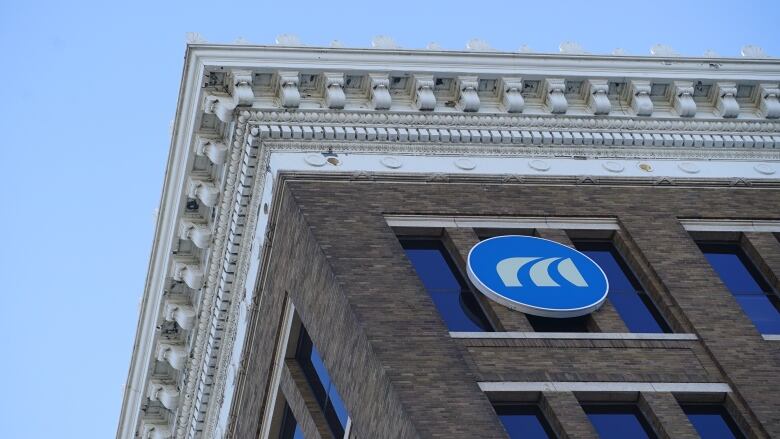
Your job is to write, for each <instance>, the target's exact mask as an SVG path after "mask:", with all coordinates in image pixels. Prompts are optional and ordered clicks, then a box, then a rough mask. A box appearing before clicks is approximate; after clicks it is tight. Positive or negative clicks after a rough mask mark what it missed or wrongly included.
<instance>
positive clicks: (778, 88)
mask: <svg viewBox="0 0 780 439" xmlns="http://www.w3.org/2000/svg"><path fill="white" fill-rule="evenodd" d="M758 93H759V95H758V99H759V103H758V105H759V108H760V109H761V113H762V114H763V115H764V117H766V118H767V119H777V118H780V101H778V98H780V85H778V84H759V86H758Z"/></svg>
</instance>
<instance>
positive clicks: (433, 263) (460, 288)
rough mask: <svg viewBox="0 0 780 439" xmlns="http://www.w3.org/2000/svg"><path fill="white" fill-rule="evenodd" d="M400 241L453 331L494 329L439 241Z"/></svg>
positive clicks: (440, 312)
mask: <svg viewBox="0 0 780 439" xmlns="http://www.w3.org/2000/svg"><path fill="white" fill-rule="evenodd" d="M401 245H402V246H403V248H404V250H405V251H406V256H407V257H408V258H409V260H410V261H411V262H412V265H413V266H414V269H415V271H417V275H418V276H420V280H422V283H423V285H425V289H426V290H428V294H430V295H431V299H433V303H434V305H436V309H438V311H439V314H441V316H442V319H443V320H444V323H446V324H447V328H448V329H449V330H450V331H492V330H493V329H492V328H491V326H490V323H488V319H487V317H485V313H484V312H482V308H481V307H480V306H479V302H477V298H476V297H474V294H473V293H472V292H471V290H470V289H469V287H468V285H467V284H466V282H465V281H464V280H463V278H462V277H461V276H460V274H459V273H458V270H457V268H456V267H455V264H454V262H452V260H451V259H450V257H449V255H448V254H447V250H446V249H445V248H444V245H442V243H441V242H440V241H437V240H416V239H410V240H402V241H401Z"/></svg>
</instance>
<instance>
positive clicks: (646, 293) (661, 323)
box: [572, 238, 675, 334]
mask: <svg viewBox="0 0 780 439" xmlns="http://www.w3.org/2000/svg"><path fill="white" fill-rule="evenodd" d="M572 245H573V246H574V248H575V249H576V250H577V251H580V252H585V251H588V250H586V249H583V248H582V246H590V247H592V248H594V250H595V249H598V248H599V247H601V249H600V250H602V251H607V252H609V253H610V254H611V255H612V257H613V259H614V260H615V262H616V263H617V264H618V267H619V268H620V270H621V271H622V272H623V275H624V276H625V277H626V279H627V280H628V282H629V283H630V284H631V287H632V288H633V290H634V292H635V293H636V295H637V296H638V297H639V300H640V301H641V302H642V304H643V305H644V306H645V309H647V312H648V313H649V314H650V317H652V318H653V320H654V321H655V323H656V324H657V325H658V327H659V328H660V329H661V331H660V332H634V331H631V329H630V328H628V323H627V321H626V319H625V318H623V316H622V315H621V314H620V311H619V309H618V308H617V307H616V306H615V304H614V302H612V301H611V298H610V295H609V294H607V300H608V301H610V304H611V305H612V306H613V307H614V308H615V312H617V314H618V316H620V318H621V320H623V323H624V324H625V325H626V328H627V329H629V332H631V333H634V334H673V333H675V331H674V328H673V327H672V325H671V324H670V323H669V321H668V320H667V319H666V317H665V316H664V315H663V313H662V312H661V310H660V308H659V307H658V305H656V301H655V300H653V297H652V296H651V292H650V290H648V289H647V288H645V286H644V285H643V284H642V282H641V281H640V280H639V276H637V274H636V272H635V271H634V269H633V268H632V267H631V265H630V264H629V262H628V261H627V260H626V258H625V257H624V256H623V254H622V253H621V252H620V250H619V249H618V247H617V245H616V243H615V241H614V238H610V239H597V238H575V239H572Z"/></svg>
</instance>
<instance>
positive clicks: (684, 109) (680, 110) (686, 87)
mask: <svg viewBox="0 0 780 439" xmlns="http://www.w3.org/2000/svg"><path fill="white" fill-rule="evenodd" d="M672 87H673V88H672V89H673V93H674V95H673V96H672V102H673V103H674V109H675V110H676V111H677V114H679V115H680V117H693V116H695V115H696V102H694V101H693V82H691V81H674V84H673V85H672Z"/></svg>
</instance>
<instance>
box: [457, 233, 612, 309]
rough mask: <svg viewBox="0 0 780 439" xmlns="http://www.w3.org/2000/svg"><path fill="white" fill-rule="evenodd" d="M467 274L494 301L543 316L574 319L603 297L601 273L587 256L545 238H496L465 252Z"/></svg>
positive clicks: (605, 286)
mask: <svg viewBox="0 0 780 439" xmlns="http://www.w3.org/2000/svg"><path fill="white" fill-rule="evenodd" d="M468 275H469V279H471V282H473V283H474V286H476V287H477V289H479V290H480V291H481V292H482V293H484V294H485V295H486V296H488V297H489V298H491V299H492V300H495V301H496V302H498V303H500V304H502V305H505V306H508V307H510V308H512V309H516V310H518V311H522V312H524V313H527V314H534V315H538V316H543V317H576V316H581V315H585V314H588V313H590V312H593V311H595V310H597V309H598V308H599V307H600V306H601V304H602V303H604V300H606V298H607V291H608V290H609V282H608V281H607V276H606V275H605V274H604V271H603V270H602V269H601V267H599V266H598V265H597V264H596V263H595V262H593V260H592V259H590V258H589V257H587V256H586V255H584V254H582V253H580V252H578V251H577V250H574V249H573V248H571V247H567V246H565V245H563V244H559V243H557V242H555V241H550V240H548V239H543V238H536V237H533V236H514V235H511V236H497V237H495V238H490V239H486V240H484V241H482V242H480V243H478V244H477V245H475V246H474V247H473V248H472V249H471V251H470V252H469V258H468Z"/></svg>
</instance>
